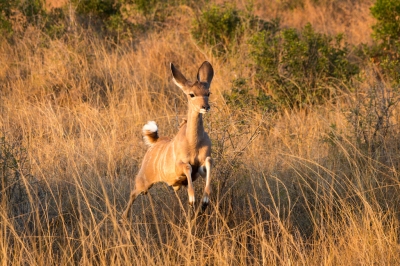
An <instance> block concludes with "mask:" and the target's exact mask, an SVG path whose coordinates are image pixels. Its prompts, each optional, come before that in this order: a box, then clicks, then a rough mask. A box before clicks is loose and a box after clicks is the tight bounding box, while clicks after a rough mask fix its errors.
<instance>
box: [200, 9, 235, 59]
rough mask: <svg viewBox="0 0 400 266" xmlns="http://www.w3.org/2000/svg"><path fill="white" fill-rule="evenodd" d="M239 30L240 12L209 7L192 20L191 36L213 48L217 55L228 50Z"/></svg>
mask: <svg viewBox="0 0 400 266" xmlns="http://www.w3.org/2000/svg"><path fill="white" fill-rule="evenodd" d="M241 28H242V21H241V18H240V12H239V11H238V10H237V9H236V8H234V7H233V6H230V5H224V6H218V5H211V6H209V7H208V8H207V9H206V10H205V11H203V12H202V13H201V14H200V16H199V17H198V18H197V19H195V20H194V23H193V27H192V35H193V37H194V38H195V39H196V40H197V41H198V42H199V43H200V44H203V45H208V46H211V47H213V48H214V51H215V52H216V53H217V54H218V53H223V52H226V51H228V50H229V47H230V46H231V44H232V43H233V42H234V41H235V39H236V35H237V34H240V31H241Z"/></svg>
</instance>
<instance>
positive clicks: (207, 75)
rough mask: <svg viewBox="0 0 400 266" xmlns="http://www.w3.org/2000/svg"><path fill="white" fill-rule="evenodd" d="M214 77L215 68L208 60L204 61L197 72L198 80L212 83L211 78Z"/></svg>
mask: <svg viewBox="0 0 400 266" xmlns="http://www.w3.org/2000/svg"><path fill="white" fill-rule="evenodd" d="M213 77H214V69H213V67H212V66H211V64H210V63H209V62H208V61H204V63H203V64H201V66H200V68H199V71H198V72H197V80H198V81H200V82H207V83H208V85H210V84H211V80H212V79H213Z"/></svg>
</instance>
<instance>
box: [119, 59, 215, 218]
mask: <svg viewBox="0 0 400 266" xmlns="http://www.w3.org/2000/svg"><path fill="white" fill-rule="evenodd" d="M171 71H172V75H173V80H174V82H175V83H176V84H177V85H178V87H180V88H181V89H182V91H183V92H184V93H185V94H186V95H187V98H188V106H189V110H188V117H187V120H185V121H183V122H182V123H181V125H180V129H179V131H178V133H177V134H176V136H175V137H173V138H172V139H170V138H166V137H161V138H159V137H158V131H155V132H152V131H149V130H145V129H144V130H143V134H144V138H145V140H146V142H147V143H148V144H149V146H150V148H149V149H148V151H147V152H146V154H145V156H144V158H143V162H142V166H141V168H140V170H139V172H138V174H137V176H136V178H135V187H134V189H133V190H132V192H131V195H130V199H129V202H128V204H127V207H126V209H125V211H124V213H123V215H122V217H123V218H124V219H126V218H127V217H128V213H129V210H130V207H131V205H132V204H133V202H134V201H135V199H136V197H137V196H138V195H140V194H142V193H146V192H147V190H148V189H149V188H150V187H151V186H152V185H153V184H155V183H157V182H165V183H167V184H168V185H170V186H172V187H173V188H174V189H175V190H178V189H180V187H181V186H187V187H188V195H189V203H190V204H191V205H192V204H194V201H195V198H194V189H193V181H194V180H196V178H197V177H198V176H199V175H201V176H203V177H206V186H205V189H204V195H203V203H202V207H203V209H204V208H205V207H207V205H208V204H209V196H210V193H211V184H210V171H211V166H212V158H211V140H210V138H209V137H208V135H207V133H206V132H205V131H204V127H203V119H202V114H203V113H206V112H207V111H208V110H209V109H210V106H209V104H208V98H209V95H210V92H209V89H210V83H211V80H212V78H213V76H214V71H213V69H212V66H211V64H210V63H209V62H207V61H206V62H204V63H203V64H202V65H201V66H200V68H199V71H198V74H197V80H196V81H195V82H189V81H188V80H187V79H186V78H185V77H184V76H183V75H182V73H181V72H180V71H179V70H178V69H176V68H175V67H174V65H173V64H171ZM149 123H154V122H149ZM145 127H146V126H145Z"/></svg>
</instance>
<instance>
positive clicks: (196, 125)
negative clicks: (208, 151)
mask: <svg viewBox="0 0 400 266" xmlns="http://www.w3.org/2000/svg"><path fill="white" fill-rule="evenodd" d="M203 132H204V127H203V117H202V114H201V113H198V112H196V111H193V110H191V108H189V112H188V121H187V126H186V138H187V140H188V142H189V145H190V146H192V147H196V146H197V144H198V143H199V141H200V140H201V138H202V137H203Z"/></svg>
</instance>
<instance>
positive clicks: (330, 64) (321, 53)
mask: <svg viewBox="0 0 400 266" xmlns="http://www.w3.org/2000/svg"><path fill="white" fill-rule="evenodd" d="M250 45H251V52H250V55H251V58H252V60H253V65H254V68H255V71H256V76H257V79H258V81H259V83H260V86H263V87H265V86H266V87H267V88H268V89H269V90H270V91H271V92H272V94H273V97H274V99H275V100H276V101H277V102H279V103H280V104H281V105H283V106H286V107H302V106H304V105H309V104H322V103H324V102H325V101H326V100H328V99H331V98H332V97H333V96H335V95H337V94H339V93H340V91H341V89H342V88H343V87H344V86H346V85H348V84H349V83H350V80H351V78H352V77H353V76H354V75H356V74H357V73H358V72H359V69H358V66H357V65H356V64H353V63H351V62H350V61H349V58H348V54H349V47H348V46H347V45H346V44H343V35H341V34H339V35H337V36H335V37H331V36H327V35H324V34H320V33H316V32H315V31H314V29H313V28H312V26H311V24H307V25H306V26H305V27H304V28H303V29H302V30H301V31H300V32H298V31H297V30H296V29H293V28H289V29H284V30H280V31H266V30H263V31H261V32H259V33H257V34H255V35H254V36H253V37H252V38H251V40H250Z"/></svg>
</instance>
